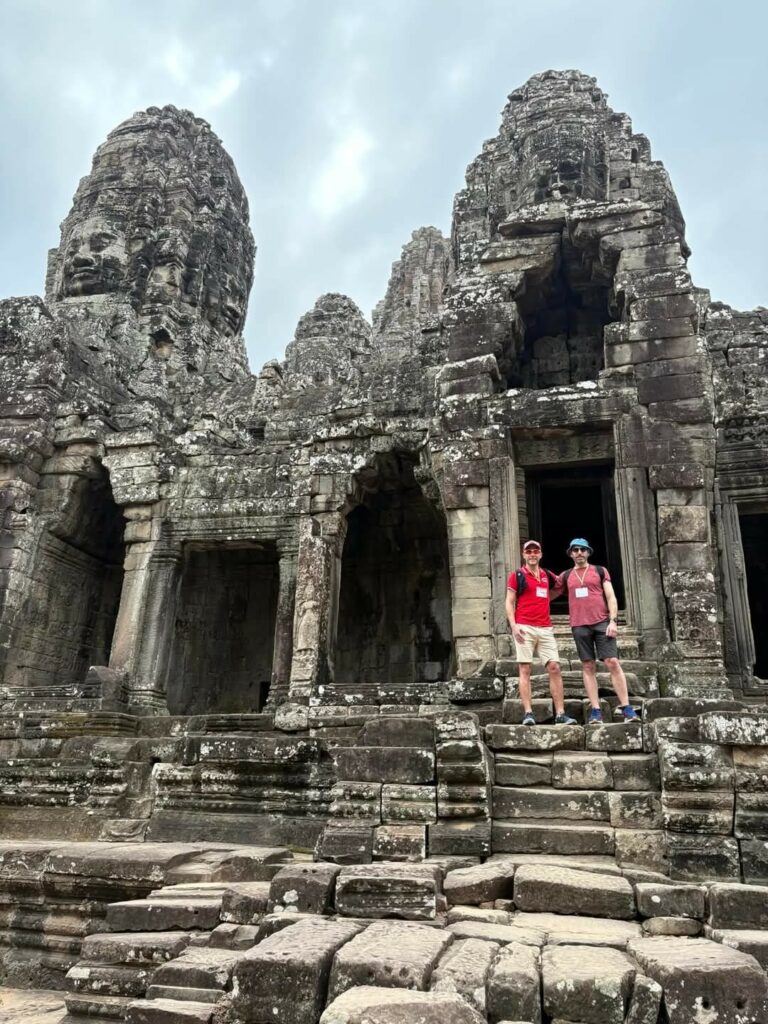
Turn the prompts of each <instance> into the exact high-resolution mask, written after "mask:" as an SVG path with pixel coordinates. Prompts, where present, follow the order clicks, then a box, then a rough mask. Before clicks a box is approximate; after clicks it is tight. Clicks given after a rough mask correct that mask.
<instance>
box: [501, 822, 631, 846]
mask: <svg viewBox="0 0 768 1024" xmlns="http://www.w3.org/2000/svg"><path fill="white" fill-rule="evenodd" d="M491 835H492V843H493V851H494V853H549V854H553V853H557V854H560V855H569V854H593V853H596V854H601V855H610V854H612V853H613V852H614V830H613V829H612V828H611V827H610V826H609V825H604V824H602V823H600V822H594V823H590V824H589V825H582V824H576V823H575V822H556V821H554V822H552V821H550V822H547V821H544V820H534V819H530V818H528V819H522V818H521V819H518V820H516V821H493V822H492V826H491Z"/></svg>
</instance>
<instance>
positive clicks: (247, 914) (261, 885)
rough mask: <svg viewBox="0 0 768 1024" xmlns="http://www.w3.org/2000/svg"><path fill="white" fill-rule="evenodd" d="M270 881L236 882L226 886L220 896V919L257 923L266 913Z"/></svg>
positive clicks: (235, 922)
mask: <svg viewBox="0 0 768 1024" xmlns="http://www.w3.org/2000/svg"><path fill="white" fill-rule="evenodd" d="M271 884H272V883H271V882H237V883H233V884H232V885H231V886H227V888H226V889H225V890H224V895H223V896H222V897H221V914H220V918H221V920H222V921H226V922H228V923H231V924H257V923H258V922H259V920H260V919H261V918H262V917H263V916H264V914H266V913H267V906H268V904H269V890H270V886H271Z"/></svg>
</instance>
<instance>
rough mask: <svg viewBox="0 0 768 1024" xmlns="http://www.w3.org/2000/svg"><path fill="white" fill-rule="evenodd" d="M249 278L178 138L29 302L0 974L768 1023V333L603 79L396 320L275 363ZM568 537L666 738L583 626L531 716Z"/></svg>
mask: <svg viewBox="0 0 768 1024" xmlns="http://www.w3.org/2000/svg"><path fill="white" fill-rule="evenodd" d="M255 252H256V249H255V244H254V239H253V236H252V234H251V230H250V227H249V223H248V201H247V198H246V196H245V193H244V190H243V187H242V185H241V183H240V181H239V179H238V176H237V172H236V170H235V167H234V164H233V162H232V160H231V159H230V157H229V156H228V155H227V153H226V152H225V150H224V148H223V146H222V144H221V142H220V141H219V139H218V138H217V137H216V136H215V135H214V133H213V132H212V130H211V128H210V127H209V125H208V124H206V123H205V122H204V121H202V120H200V119H198V118H196V117H195V116H194V115H193V114H191V113H189V112H187V111H181V110H177V109H176V108H174V107H171V106H167V107H164V108H162V109H159V108H156V107H152V108H149V109H148V110H146V111H144V112H142V113H138V114H135V115H134V116H133V117H131V118H129V119H128V120H127V121H125V122H124V123H123V124H121V125H119V126H118V127H117V128H116V129H115V130H114V131H113V132H112V133H111V134H110V135H109V136H108V138H107V140H106V141H105V142H104V143H103V145H101V146H100V147H99V149H98V150H97V152H96V155H95V157H94V160H93V165H92V167H91V171H90V173H89V174H87V175H86V176H85V177H84V178H83V179H82V180H81V182H80V184H79V186H78V188H77V191H76V193H75V197H74V201H73V205H72V209H71V211H70V212H69V214H68V215H67V217H66V219H65V220H64V222H63V224H62V227H61V241H60V244H59V246H58V248H56V249H53V250H51V252H50V254H49V258H48V273H47V277H46V285H45V298H44V299H43V298H40V297H37V296H33V297H27V298H11V299H7V300H5V301H3V302H0V746H1V748H2V749H0V828H1V829H2V838H1V839H0V984H2V985H5V986H8V987H9V988H15V989H27V990H32V991H33V992H38V991H41V990H46V991H48V992H54V993H55V992H61V993H63V995H62V997H61V998H62V1000H66V1021H67V1024H78V1022H79V1024H86V1022H91V1024H106V1022H108V1021H122V1020H125V1021H126V1022H127V1024H181V1022H186V1024H189V1022H199V1024H210V1022H216V1024H266V1022H267V1021H269V1022H273V1024H407V1022H415V1021H416V1020H418V1021H420V1022H422V1024H436V1022H438V1021H439V1022H440V1024H482V1022H492V1024H501V1022H513V1021H518V1022H522V1021H525V1022H528V1024H555V1022H557V1024H567V1022H575V1024H657V1022H659V1024H766V1022H768V978H767V977H766V969H767V968H768V711H766V708H765V703H766V698H768V640H767V639H766V629H765V622H766V611H767V610H768V572H767V570H768V447H766V435H767V434H768V384H767V383H766V380H767V378H766V365H768V311H767V310H765V309H763V308H762V307H761V308H759V309H757V310H754V311H751V312H738V311H736V310H734V309H731V308H730V307H729V306H727V305H724V304H723V303H721V302H713V301H712V300H711V297H710V295H709V293H708V292H707V291H706V290H705V289H703V288H701V287H697V286H695V285H694V283H693V282H692V280H691V277H690V274H689V272H688V269H687V258H688V256H689V249H688V246H687V244H686V241H685V224H684V221H683V216H682V213H681V211H680V208H679V205H678V202H677V199H676V197H675V193H674V191H673V189H672V185H671V183H670V180H669V177H668V175H667V172H666V171H665V169H664V167H663V166H662V164H661V163H660V162H658V161H656V160H653V159H652V156H651V148H650V144H649V142H648V140H647V139H646V137H645V136H644V135H640V134H637V133H636V132H635V131H634V130H633V127H632V124H631V121H630V119H629V118H628V117H627V115H625V114H621V113H615V112H614V111H612V110H611V109H610V107H609V106H608V103H607V99H606V96H605V94H604V93H603V92H602V91H601V90H600V89H599V87H598V86H597V84H596V82H595V80H594V79H593V78H590V77H588V76H586V75H584V74H582V73H581V72H577V71H549V72H545V73H543V74H540V75H536V76H534V77H533V78H531V79H530V80H529V81H528V82H527V83H526V84H525V85H523V86H522V87H521V88H518V89H516V90H515V91H514V92H512V93H511V95H510V96H509V98H508V101H507V104H506V106H505V107H504V111H503V114H502V120H501V127H500V130H499V133H498V135H497V136H496V137H495V138H493V139H491V140H489V141H487V142H486V143H485V144H484V145H483V148H482V152H481V153H480V154H479V155H478V156H477V157H476V158H475V159H474V160H473V161H472V162H471V163H470V165H469V167H468V169H467V173H466V185H465V187H464V188H463V189H462V191H461V192H459V194H458V195H457V196H456V199H455V202H454V208H453V220H452V228H451V236H450V238H445V237H444V236H443V235H442V234H441V232H440V231H438V230H436V229H435V228H432V227H423V228H419V229H418V230H416V231H414V233H413V235H412V238H411V240H410V241H408V242H407V243H406V245H405V246H404V248H403V251H402V254H401V256H400V258H399V259H398V260H397V261H396V262H395V263H394V264H393V267H392V275H391V278H390V281H389V284H388V286H387V289H386V293H385V296H384V298H383V299H382V301H381V302H380V303H379V304H378V305H377V307H376V309H375V310H374V312H373V316H372V318H371V320H370V321H369V320H368V319H366V317H365V316H364V314H363V313H362V312H361V311H360V309H359V308H358V307H357V305H356V304H355V303H354V302H353V301H352V299H350V298H348V297H346V296H343V295H339V294H328V295H324V296H321V297H320V298H319V299H318V300H317V302H316V303H315V305H314V307H313V308H312V309H311V310H309V311H308V312H307V313H306V314H305V315H304V316H303V317H302V318H301V320H300V321H299V324H298V326H297V328H296V333H295V337H294V338H293V340H292V341H291V342H290V343H289V344H288V346H287V349H286V352H285V359H284V360H283V361H276V360H274V361H270V362H268V363H267V364H266V365H265V366H264V367H263V368H262V369H261V370H260V372H258V373H256V374H253V373H251V372H250V370H249V368H248V361H247V357H246V352H245V346H244V342H243V333H242V332H243V326H244V322H245V315H246V307H247V302H248V295H249V291H250V287H251V282H252V277H253V265H254V258H255ZM264 258H266V259H268V258H269V255H268V253H267V254H265V256H264ZM574 534H584V535H586V536H587V537H589V538H592V539H593V542H594V543H595V548H596V550H595V555H594V561H595V562H597V563H598V564H607V565H608V566H609V567H610V568H611V571H612V574H613V578H614V582H615V585H616V590H617V593H618V595H619V599H620V605H621V619H620V631H619V646H620V654H621V657H622V662H623V665H624V667H625V670H626V672H627V677H628V681H629V685H630V694H631V697H632V701H633V703H634V704H635V705H636V706H637V707H638V708H640V709H641V713H642V726H641V727H638V728H628V727H626V726H625V725H623V724H620V723H618V722H613V721H611V717H610V716H611V713H612V710H613V705H614V704H615V700H614V698H613V695H612V691H611V690H610V687H609V686H606V689H605V693H604V694H603V696H604V709H605V716H606V724H604V725H601V726H594V727H591V728H585V726H584V724H583V722H584V717H585V708H586V707H587V705H586V704H585V700H584V693H583V689H582V683H581V672H580V668H579V662H578V659H577V656H576V650H575V646H574V644H573V641H572V639H571V636H570V631H569V629H568V627H567V616H566V615H565V609H564V608H563V607H561V605H558V604H556V605H555V606H554V609H553V611H554V616H555V628H556V632H557V634H558V640H559V645H560V650H561V655H562V665H563V670H564V679H565V684H566V697H567V702H566V705H567V710H568V713H569V714H570V715H571V716H573V717H574V718H576V719H577V721H578V723H579V724H577V725H573V726H562V727H558V726H555V725H552V724H551V721H552V706H551V701H550V700H549V692H548V687H547V679H546V673H544V672H543V670H542V673H541V674H540V675H535V676H534V680H533V682H534V689H535V698H536V699H535V701H534V705H535V708H534V710H535V713H536V716H537V719H538V721H539V722H540V724H539V725H538V726H537V727H536V728H533V729H531V728H527V729H526V728H524V727H522V726H521V725H520V724H519V723H520V721H521V718H522V710H521V704H520V701H519V700H518V699H517V688H516V678H517V676H516V673H517V667H516V663H515V661H514V648H513V646H512V645H511V636H510V634H509V631H508V627H507V623H506V619H505V614H504V598H505V590H506V580H507V575H508V573H509V572H510V570H511V569H512V568H514V567H515V566H516V565H518V564H519V551H520V545H521V542H522V541H523V540H524V539H525V538H526V537H528V536H535V537H537V538H538V539H540V540H541V541H542V543H543V547H544V552H545V559H544V562H545V564H546V565H547V567H548V568H550V569H553V570H558V571H559V570H562V569H564V568H566V567H567V564H568V563H567V560H566V557H565V547H566V544H567V541H568V540H569V539H570V537H572V536H573V535H574ZM604 682H606V680H605V678H603V677H601V684H602V683H604ZM601 693H602V690H601ZM587 710H588V708H587ZM1 998H2V997H1V996H0V999H1ZM40 998H42V997H40ZM46 998H47V999H50V1000H52V1002H51V1003H50V1005H51V1006H52V1007H53V1008H54V1010H55V1007H56V1006H57V1003H56V999H55V997H54V996H46ZM30 1012H31V1011H30ZM61 1012H62V1014H63V1013H64V1006H63V1003H62V1005H61ZM48 1019H49V1018H46V1020H48ZM29 1020H30V1022H32V1020H33V1018H32V1017H31V1016H30V1017H29Z"/></svg>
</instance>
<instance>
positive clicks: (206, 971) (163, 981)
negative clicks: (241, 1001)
mask: <svg viewBox="0 0 768 1024" xmlns="http://www.w3.org/2000/svg"><path fill="white" fill-rule="evenodd" d="M241 957H242V952H241V951H235V950H230V949H211V948H210V947H207V946H192V947H191V948H189V949H185V950H184V952H183V953H181V954H180V956H178V957H177V958H176V959H175V960H171V961H170V962H169V963H167V964H163V965H162V966H161V967H158V969H157V970H156V971H155V973H154V975H153V976H152V984H153V985H163V986H170V987H173V988H202V989H218V991H219V992H223V991H224V990H225V989H226V988H227V987H228V986H229V981H230V978H231V977H232V971H233V969H234V967H235V964H236V963H237V962H238V960H240V958H241Z"/></svg>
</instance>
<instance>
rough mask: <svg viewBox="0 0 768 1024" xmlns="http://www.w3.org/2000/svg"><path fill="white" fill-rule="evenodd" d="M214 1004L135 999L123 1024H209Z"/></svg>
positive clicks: (129, 1006)
mask: <svg viewBox="0 0 768 1024" xmlns="http://www.w3.org/2000/svg"><path fill="white" fill-rule="evenodd" d="M215 1005H216V1004H215V1003H192V1002H186V1001H184V1000H181V999H137V1000H136V1002H133V1003H130V1004H129V1005H128V1008H127V1010H126V1012H125V1024H210V1021H211V1019H212V1018H213V1012H214V1008H215Z"/></svg>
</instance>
